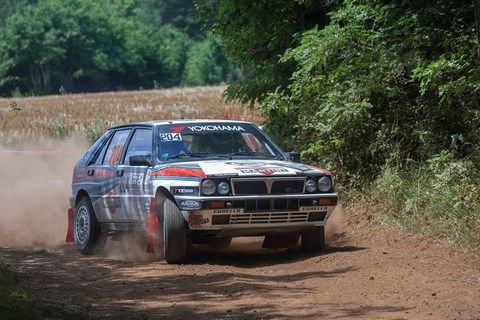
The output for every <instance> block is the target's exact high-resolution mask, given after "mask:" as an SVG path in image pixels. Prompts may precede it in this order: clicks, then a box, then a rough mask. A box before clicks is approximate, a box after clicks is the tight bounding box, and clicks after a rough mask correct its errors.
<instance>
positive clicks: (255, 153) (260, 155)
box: [218, 151, 278, 159]
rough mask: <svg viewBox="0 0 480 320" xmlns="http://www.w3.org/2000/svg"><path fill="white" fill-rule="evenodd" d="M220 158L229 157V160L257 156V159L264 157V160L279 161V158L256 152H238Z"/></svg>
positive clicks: (222, 155) (221, 155) (220, 155)
mask: <svg viewBox="0 0 480 320" xmlns="http://www.w3.org/2000/svg"><path fill="white" fill-rule="evenodd" d="M218 156H219V157H226V158H227V157H228V158H229V159H232V157H233V156H256V157H262V158H273V159H278V157H277V156H269V155H266V154H263V153H261V152H255V151H237V152H232V153H227V154H219V155H218Z"/></svg>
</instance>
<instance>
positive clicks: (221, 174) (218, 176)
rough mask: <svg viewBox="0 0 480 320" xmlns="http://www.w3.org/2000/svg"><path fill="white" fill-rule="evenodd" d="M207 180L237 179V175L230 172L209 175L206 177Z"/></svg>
mask: <svg viewBox="0 0 480 320" xmlns="http://www.w3.org/2000/svg"><path fill="white" fill-rule="evenodd" d="M207 177H209V178H225V177H238V173H235V172H230V173H228V172H227V173H216V174H209V175H207Z"/></svg>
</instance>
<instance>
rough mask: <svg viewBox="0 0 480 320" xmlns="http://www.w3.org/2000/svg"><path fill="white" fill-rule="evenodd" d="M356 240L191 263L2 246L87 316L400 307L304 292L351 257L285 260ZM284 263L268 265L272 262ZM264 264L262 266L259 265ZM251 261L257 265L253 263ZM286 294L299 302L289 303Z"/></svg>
mask: <svg viewBox="0 0 480 320" xmlns="http://www.w3.org/2000/svg"><path fill="white" fill-rule="evenodd" d="M363 249H364V248H361V247H354V246H344V247H329V248H328V249H327V250H326V252H325V253H322V254H319V255H313V254H305V253H302V252H301V250H300V249H299V248H295V249H293V250H286V251H279V252H273V253H265V252H263V253H262V252H259V251H254V252H238V251H236V250H233V251H231V252H212V251H206V250H196V252H194V255H193V257H192V264H190V265H183V266H175V265H167V264H165V262H159V261H150V262H145V261H144V262H129V261H119V260H111V259H107V258H104V257H82V256H80V255H79V254H78V253H77V252H76V251H75V250H74V249H73V248H72V247H62V248H61V249H58V250H53V251H47V250H38V251H34V250H14V249H0V252H1V253H2V255H3V256H4V257H5V259H6V260H7V261H9V262H10V263H12V265H13V267H14V268H15V269H16V271H17V272H19V273H20V275H21V279H22V284H23V285H24V286H25V287H26V288H27V289H28V288H30V290H32V291H33V292H34V293H35V294H36V295H37V296H38V297H39V298H40V299H41V300H42V301H45V303H48V304H50V305H52V306H53V307H54V308H57V309H58V308H66V309H67V310H74V311H75V312H74V313H72V316H71V317H70V318H72V319H74V318H76V316H74V315H79V314H80V315H81V316H79V318H83V317H87V318H90V319H97V318H102V319H176V318H181V319H224V318H227V319H273V318H274V319H290V318H291V317H292V314H295V315H301V317H302V318H304V319H318V318H322V317H326V316H329V317H330V316H332V315H343V317H351V318H352V319H353V318H357V317H360V316H369V315H372V316H373V315H376V314H379V313H380V314H381V313H384V312H399V311H402V310H404V309H402V308H398V307H395V306H368V305H363V306H358V305H355V304H351V305H338V304H334V303H325V302H324V301H322V299H319V301H314V302H313V305H314V306H315V307H314V308H307V307H306V305H305V304H304V303H306V301H304V300H305V299H304V297H306V296H314V295H313V292H314V291H315V287H312V286H309V285H305V283H310V282H311V281H320V282H321V281H322V280H320V279H329V278H335V277H340V276H343V275H346V274H348V273H351V272H355V271H356V270H357V268H356V267H354V266H352V265H347V266H345V265H342V266H339V267H337V268H331V269H324V268H323V269H318V268H317V270H315V268H309V270H299V269H298V268H297V269H292V268H289V267H288V264H290V263H292V262H295V261H299V260H306V259H311V258H313V259H314V260H315V259H316V258H315V257H316V256H318V258H320V259H321V258H322V256H328V255H329V254H333V253H336V252H352V251H358V250H363ZM283 264H285V265H286V267H285V268H283V269H281V271H280V272H279V271H278V270H277V272H274V273H272V272H270V271H271V270H270V268H271V267H274V266H275V265H276V268H278V266H280V267H282V265H283ZM264 267H266V268H264ZM252 268H258V269H255V270H254V271H250V270H251V269H252ZM288 299H297V300H295V301H298V302H299V303H296V304H292V305H288V308H287V309H288V313H285V307H286V306H285V303H284V301H288Z"/></svg>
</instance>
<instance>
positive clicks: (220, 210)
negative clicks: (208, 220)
mask: <svg viewBox="0 0 480 320" xmlns="http://www.w3.org/2000/svg"><path fill="white" fill-rule="evenodd" d="M213 213H230V214H231V213H243V209H240V208H238V209H214V210H213Z"/></svg>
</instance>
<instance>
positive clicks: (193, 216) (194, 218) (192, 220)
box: [188, 213, 209, 228]
mask: <svg viewBox="0 0 480 320" xmlns="http://www.w3.org/2000/svg"><path fill="white" fill-rule="evenodd" d="M208 221H209V220H208V218H204V217H203V216H202V215H201V214H198V213H190V214H189V215H188V226H189V227H190V228H199V227H201V226H202V224H205V223H208Z"/></svg>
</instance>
